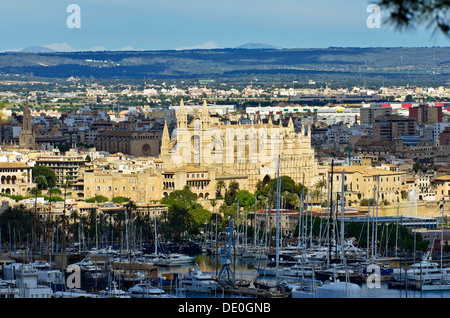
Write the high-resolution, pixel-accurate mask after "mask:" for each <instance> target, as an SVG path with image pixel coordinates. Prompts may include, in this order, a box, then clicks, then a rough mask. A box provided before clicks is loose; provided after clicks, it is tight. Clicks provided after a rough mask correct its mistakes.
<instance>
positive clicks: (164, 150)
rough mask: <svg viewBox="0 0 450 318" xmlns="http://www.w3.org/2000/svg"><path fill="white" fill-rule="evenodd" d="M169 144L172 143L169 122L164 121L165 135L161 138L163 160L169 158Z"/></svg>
mask: <svg viewBox="0 0 450 318" xmlns="http://www.w3.org/2000/svg"><path fill="white" fill-rule="evenodd" d="M169 143H170V136H169V129H168V128H167V122H166V121H164V129H163V134H162V138H161V159H163V160H164V159H165V158H167V156H169V154H170V151H169Z"/></svg>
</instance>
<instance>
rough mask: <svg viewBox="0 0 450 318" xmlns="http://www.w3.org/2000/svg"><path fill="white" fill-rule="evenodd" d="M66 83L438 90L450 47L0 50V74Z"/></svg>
mask: <svg viewBox="0 0 450 318" xmlns="http://www.w3.org/2000/svg"><path fill="white" fill-rule="evenodd" d="M6 74H20V75H26V76H33V78H34V79H36V78H53V79H67V78H69V77H71V76H73V77H78V78H91V77H94V78H99V79H183V80H196V79H214V80H225V81H247V82H248V81H249V80H255V79H257V80H259V81H282V82H291V83H292V81H306V82H307V81H308V80H309V79H313V80H314V81H316V82H347V83H350V84H351V83H356V84H369V83H376V84H377V85H381V84H385V85H389V84H390V83H395V84H397V85H400V84H405V85H406V84H419V83H420V84H427V85H445V84H448V82H449V79H450V76H449V75H450V48H448V47H426V48H377V47H375V48H357V47H354V48H341V47H330V48H311V49H286V48H278V47H275V46H272V45H269V44H264V43H248V44H244V45H241V46H239V47H237V48H228V49H191V50H162V51H101V52H99V51H96V52H88V51H81V52H55V51H53V50H51V49H48V48H46V47H39V46H32V47H28V48H25V49H23V50H22V51H21V52H5V53H0V76H1V77H2V78H3V79H4V78H5V76H6Z"/></svg>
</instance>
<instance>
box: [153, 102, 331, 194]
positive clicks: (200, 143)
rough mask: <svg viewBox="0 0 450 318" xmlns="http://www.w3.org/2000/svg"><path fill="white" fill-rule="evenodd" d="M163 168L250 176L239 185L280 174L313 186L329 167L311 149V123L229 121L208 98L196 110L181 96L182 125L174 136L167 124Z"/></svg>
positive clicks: (242, 177)
mask: <svg viewBox="0 0 450 318" xmlns="http://www.w3.org/2000/svg"><path fill="white" fill-rule="evenodd" d="M160 158H161V161H162V165H163V167H162V168H163V169H165V170H171V169H179V168H181V167H196V168H202V169H207V170H209V171H214V175H215V176H216V179H221V178H225V177H226V176H228V178H232V179H236V180H237V181H238V182H239V180H245V183H244V184H241V182H240V188H241V189H246V190H248V191H250V192H253V191H255V190H256V185H257V183H258V181H263V182H267V181H268V180H270V179H273V178H275V177H276V175H277V170H278V169H279V174H280V175H281V176H289V177H291V178H292V179H293V180H294V181H295V182H296V183H302V184H305V185H306V186H307V187H312V186H313V185H314V184H315V183H316V182H317V181H318V180H322V179H326V173H327V167H326V166H319V165H318V164H317V161H316V159H315V157H314V149H312V148H311V135H310V127H309V126H308V125H303V127H302V129H301V131H300V132H295V130H294V124H293V121H292V118H290V120H289V124H288V125H287V126H286V127H284V126H282V125H281V123H280V124H279V125H276V124H274V123H272V120H271V118H269V122H268V123H264V124H263V123H262V122H261V121H260V120H258V121H257V122H252V123H250V124H241V123H240V122H239V123H238V124H233V125H231V124H224V123H222V122H220V121H219V120H218V117H216V116H211V114H210V111H209V110H208V106H207V104H206V101H204V103H203V107H202V108H201V110H200V109H199V110H196V109H194V110H193V113H192V115H188V114H187V109H186V107H185V106H184V103H183V101H181V104H180V108H179V111H178V113H177V127H176V130H174V132H173V133H172V137H170V136H169V132H168V129H167V125H165V127H164V131H163V135H162V140H161V154H160Z"/></svg>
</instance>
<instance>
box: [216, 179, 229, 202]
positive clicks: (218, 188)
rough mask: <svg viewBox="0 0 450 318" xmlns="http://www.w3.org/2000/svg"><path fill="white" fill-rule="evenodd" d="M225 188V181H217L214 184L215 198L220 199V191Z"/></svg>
mask: <svg viewBox="0 0 450 318" xmlns="http://www.w3.org/2000/svg"><path fill="white" fill-rule="evenodd" d="M226 188H227V186H226V184H225V181H223V180H218V181H217V183H216V192H217V193H216V196H217V197H218V198H222V189H225V190H226Z"/></svg>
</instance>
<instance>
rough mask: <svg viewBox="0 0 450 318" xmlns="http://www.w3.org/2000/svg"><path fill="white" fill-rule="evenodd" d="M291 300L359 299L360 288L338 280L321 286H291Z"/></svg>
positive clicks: (315, 284) (318, 284)
mask: <svg viewBox="0 0 450 318" xmlns="http://www.w3.org/2000/svg"><path fill="white" fill-rule="evenodd" d="M290 287H291V297H292V298H361V287H360V286H358V285H357V284H354V283H350V282H341V281H339V280H336V281H330V282H326V283H323V284H321V283H320V282H319V283H313V284H311V283H310V284H304V283H302V284H291V285H290Z"/></svg>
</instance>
